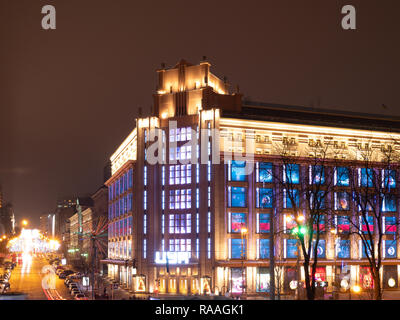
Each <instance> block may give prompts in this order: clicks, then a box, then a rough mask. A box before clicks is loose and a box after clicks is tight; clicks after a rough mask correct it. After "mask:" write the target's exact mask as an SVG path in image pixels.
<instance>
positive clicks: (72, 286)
mask: <svg viewBox="0 0 400 320" xmlns="http://www.w3.org/2000/svg"><path fill="white" fill-rule="evenodd" d="M74 287H75V288H78V284H77V283H76V282H70V283H69V284H68V288H69V289H70V290H71V289H72V288H74Z"/></svg>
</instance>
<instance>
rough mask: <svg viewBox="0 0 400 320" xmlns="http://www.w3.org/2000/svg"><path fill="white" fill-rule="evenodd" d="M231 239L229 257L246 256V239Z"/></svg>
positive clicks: (241, 257)
mask: <svg viewBox="0 0 400 320" xmlns="http://www.w3.org/2000/svg"><path fill="white" fill-rule="evenodd" d="M230 240H231V258H232V259H243V258H245V257H246V239H230Z"/></svg>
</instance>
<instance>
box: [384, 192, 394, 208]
mask: <svg viewBox="0 0 400 320" xmlns="http://www.w3.org/2000/svg"><path fill="white" fill-rule="evenodd" d="M382 211H383V212H396V198H395V196H394V195H392V194H386V195H384V196H383V200H382Z"/></svg>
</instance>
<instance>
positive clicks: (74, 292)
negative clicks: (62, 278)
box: [71, 288, 82, 296]
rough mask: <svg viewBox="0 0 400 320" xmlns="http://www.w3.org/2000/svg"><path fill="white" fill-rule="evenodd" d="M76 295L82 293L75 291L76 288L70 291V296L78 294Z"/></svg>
mask: <svg viewBox="0 0 400 320" xmlns="http://www.w3.org/2000/svg"><path fill="white" fill-rule="evenodd" d="M78 293H82V292H81V290H79V289H77V288H76V289H72V290H71V295H73V296H75V295H76V294H78Z"/></svg>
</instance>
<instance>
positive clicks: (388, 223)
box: [383, 217, 397, 234]
mask: <svg viewBox="0 0 400 320" xmlns="http://www.w3.org/2000/svg"><path fill="white" fill-rule="evenodd" d="M383 232H384V233H385V234H396V232H397V223H396V217H383Z"/></svg>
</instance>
